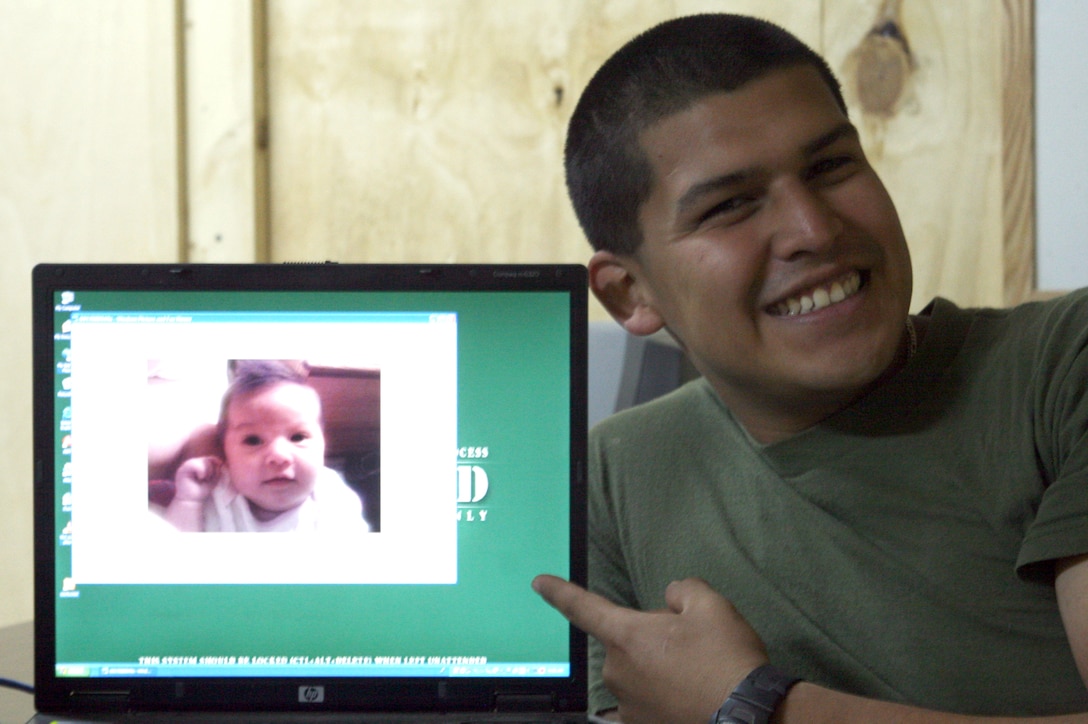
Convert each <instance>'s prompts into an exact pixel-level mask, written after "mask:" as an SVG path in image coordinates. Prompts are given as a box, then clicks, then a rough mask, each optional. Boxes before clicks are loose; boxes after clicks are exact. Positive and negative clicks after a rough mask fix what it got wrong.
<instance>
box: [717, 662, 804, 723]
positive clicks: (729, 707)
mask: <svg viewBox="0 0 1088 724" xmlns="http://www.w3.org/2000/svg"><path fill="white" fill-rule="evenodd" d="M798 681H800V679H798V678H797V677H795V676H790V675H789V674H786V673H785V672H783V671H780V670H779V669H777V668H775V667H774V666H771V665H770V664H764V665H763V666H760V667H758V668H756V669H755V670H753V671H752V673H750V674H748V676H747V677H745V679H744V681H742V682H740V684H738V685H737V688H736V689H734V690H733V693H732V694H730V695H729V698H728V699H726V700H725V703H724V704H722V706H721V708H720V709H718V711H717V712H715V713H714V716H712V717H711V718H710V724H770V721H771V717H772V716H774V712H775V710H776V709H777V708H778V705H779V704H780V703H781V702H782V700H783V699H784V698H786V694H787V693H789V690H790V687H791V686H793V685H794V684H796V683H797V682H798Z"/></svg>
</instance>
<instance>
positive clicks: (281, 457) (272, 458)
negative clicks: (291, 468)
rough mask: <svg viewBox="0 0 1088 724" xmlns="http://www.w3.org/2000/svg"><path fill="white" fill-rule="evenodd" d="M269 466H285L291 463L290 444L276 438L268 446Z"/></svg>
mask: <svg viewBox="0 0 1088 724" xmlns="http://www.w3.org/2000/svg"><path fill="white" fill-rule="evenodd" d="M266 459H267V461H268V463H269V464H271V465H287V464H288V463H290V462H291V444H290V442H288V441H287V440H285V439H283V438H276V439H275V440H273V441H272V444H271V445H269V446H268V457H267V458H266Z"/></svg>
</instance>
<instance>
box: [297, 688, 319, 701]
mask: <svg viewBox="0 0 1088 724" xmlns="http://www.w3.org/2000/svg"><path fill="white" fill-rule="evenodd" d="M298 700H299V703H301V704H320V703H321V702H323V701H325V687H324V686H300V687H298Z"/></svg>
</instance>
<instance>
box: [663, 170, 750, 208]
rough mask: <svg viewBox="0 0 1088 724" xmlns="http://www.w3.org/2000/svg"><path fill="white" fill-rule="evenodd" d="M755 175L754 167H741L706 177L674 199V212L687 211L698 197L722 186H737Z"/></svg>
mask: <svg viewBox="0 0 1088 724" xmlns="http://www.w3.org/2000/svg"><path fill="white" fill-rule="evenodd" d="M754 175H755V170H754V169H743V170H741V171H734V172H732V173H727V174H722V175H721V176H715V177H714V178H709V179H706V180H705V181H700V182H699V183H697V184H695V185H694V186H692V187H691V188H689V189H688V190H687V191H685V192H684V193H683V195H682V196H681V197H680V198H679V199H677V200H676V213H677V214H678V215H679V214H683V213H685V212H686V211H688V210H689V209H690V208H691V207H692V206H695V205H696V204H698V203H699V199H701V198H702V197H704V196H706V195H707V194H712V193H714V192H716V191H721V190H722V189H724V188H728V187H730V186H737V185H740V184H742V183H744V182H745V181H746V180H748V179H750V178H751V177H752V176H754Z"/></svg>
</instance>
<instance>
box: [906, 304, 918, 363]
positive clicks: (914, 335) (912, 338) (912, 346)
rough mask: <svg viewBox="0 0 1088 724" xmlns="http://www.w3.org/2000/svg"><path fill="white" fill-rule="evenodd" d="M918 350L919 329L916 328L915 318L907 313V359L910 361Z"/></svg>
mask: <svg viewBox="0 0 1088 724" xmlns="http://www.w3.org/2000/svg"><path fill="white" fill-rule="evenodd" d="M917 351H918V330H917V329H915V328H914V320H913V319H911V317H910V315H907V361H908V362H909V361H910V360H911V359H912V358H913V357H914V354H915V352H917Z"/></svg>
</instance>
